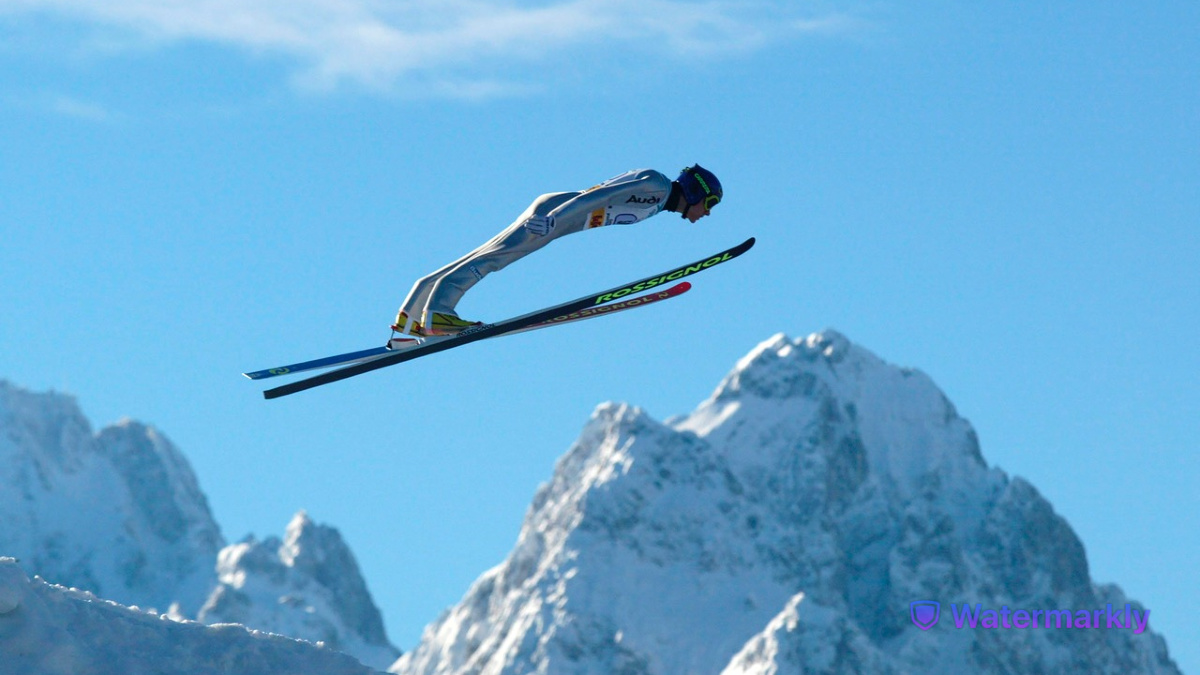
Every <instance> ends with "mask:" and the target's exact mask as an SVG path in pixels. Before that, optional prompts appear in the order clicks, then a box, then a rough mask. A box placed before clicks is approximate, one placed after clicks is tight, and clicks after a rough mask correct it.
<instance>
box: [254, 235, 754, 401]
mask: <svg viewBox="0 0 1200 675" xmlns="http://www.w3.org/2000/svg"><path fill="white" fill-rule="evenodd" d="M752 246H754V238H753V237H751V238H749V239H747V240H746V241H744V242H742V243H741V244H738V245H737V246H734V247H733V248H731V249H728V250H725V251H722V252H720V253H717V254H716V255H713V256H709V257H707V258H704V259H702V260H698V261H696V262H694V263H690V264H688V265H683V266H681V267H677V268H675V269H673V270H670V271H668V272H664V273H662V274H655V275H653V276H649V277H646V278H645V279H640V280H638V281H635V282H633V283H631V284H626V285H624V286H617V287H615V288H611V289H609V290H607V291H603V292H601V293H596V294H593V295H585V296H584V297H582V298H579V299H576V300H572V301H570V302H564V303H562V304H561V305H555V306H554V307H548V308H546V309H542V310H538V311H535V312H530V313H529V314H523V315H521V316H518V317H514V318H512V319H507V320H505V321H500V322H498V323H491V324H485V325H482V326H477V327H472V328H468V329H467V330H464V331H463V332H461V333H459V334H458V335H455V336H453V337H451V338H449V339H446V340H441V341H438V342H427V343H426V344H422V345H419V346H416V347H412V348H409V349H402V350H396V351H393V352H391V353H388V354H384V355H383V356H380V357H378V358H371V359H368V360H365V361H361V362H359V363H354V364H351V365H348V366H345V367H342V368H338V369H336V370H331V371H327V372H324V373H321V374H319V375H314V376H312V377H309V378H307V379H303V380H298V381H296V382H292V383H290V384H285V385H283V386H280V387H275V388H274V389H268V390H266V391H264V392H263V397H264V398H268V399H273V398H279V397H282V396H287V395H289V394H294V393H296V392H300V391H305V390H306V389H312V388H313V387H318V386H321V385H323V384H329V383H331V382H337V381H339V380H344V379H346V378H348V377H354V376H355V375H361V374H363V373H367V372H370V371H372V370H378V369H380V368H386V367H388V366H394V365H397V364H400V363H404V362H405V361H411V360H413V359H417V358H421V357H423V356H428V355H430V354H436V353H438V352H442V351H445V350H447V349H453V348H455V347H461V346H464V345H468V344H470V343H472V342H478V341H479V340H485V339H487V338H491V337H498V336H500V335H505V334H508V333H513V332H517V331H519V330H521V329H524V328H528V327H531V326H534V325H536V324H539V323H542V322H543V321H549V320H552V319H554V318H556V317H560V316H567V315H570V314H573V313H576V312H582V311H584V310H587V309H593V308H596V307H597V306H599V305H603V304H606V303H609V302H612V301H613V300H619V299H621V298H624V297H626V296H628V295H632V294H634V293H640V292H642V291H648V290H650V289H652V288H655V287H657V286H661V285H662V284H665V283H668V282H672V281H678V280H679V279H682V278H684V277H686V276H690V275H692V274H696V273H698V272H703V271H704V270H706V269H709V268H711V267H714V266H716V265H719V264H721V263H723V262H728V261H730V260H733V259H734V258H736V257H738V256H740V255H742V254H743V253H745V252H746V251H748V250H750V247H752Z"/></svg>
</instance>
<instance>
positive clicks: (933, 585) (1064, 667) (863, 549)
mask: <svg viewBox="0 0 1200 675" xmlns="http://www.w3.org/2000/svg"><path fill="white" fill-rule="evenodd" d="M916 600H939V601H941V602H942V603H943V604H948V603H971V604H974V603H982V604H983V605H985V606H988V607H995V608H996V609H999V608H1000V607H1001V606H1002V605H1009V606H1012V607H1014V608H1017V607H1028V608H1042V609H1076V608H1088V609H1094V608H1104V607H1105V605H1106V604H1107V603H1113V604H1114V605H1116V606H1123V605H1124V604H1125V603H1126V602H1129V601H1127V599H1126V598H1125V597H1124V596H1123V595H1122V594H1121V592H1120V590H1119V589H1118V588H1116V587H1115V586H1101V585H1097V584H1095V583H1093V582H1092V581H1091V579H1090V577H1089V574H1088V567H1087V560H1086V557H1085V555H1084V549H1083V546H1082V544H1081V543H1080V541H1079V540H1078V538H1077V537H1076V536H1075V534H1074V533H1073V532H1072V530H1071V528H1070V526H1069V525H1068V524H1067V523H1066V522H1065V521H1064V520H1063V519H1062V518H1060V517H1059V516H1057V515H1056V514H1055V513H1054V511H1053V509H1052V508H1051V506H1050V505H1049V504H1048V503H1047V502H1046V501H1045V500H1044V499H1043V498H1042V497H1041V496H1040V495H1039V494H1038V492H1037V490H1035V489H1034V488H1033V486H1031V485H1029V484H1028V483H1027V482H1026V481H1023V480H1021V479H1020V478H1010V477H1009V476H1007V475H1005V474H1004V473H1003V472H1002V471H1000V470H999V469H994V468H990V467H988V466H987V464H986V462H985V460H984V459H983V457H982V454H981V452H980V447H979V443H978V440H977V438H976V435H975V433H974V431H973V430H972V428H971V426H970V424H969V423H968V422H967V421H966V420H965V419H963V418H962V417H960V416H959V415H958V413H957V411H956V410H955V409H954V406H953V405H952V404H951V403H950V401H949V400H947V398H946V397H945V396H944V395H943V394H942V393H941V391H939V390H938V388H937V387H936V386H935V385H934V384H933V382H932V381H930V379H929V378H928V377H926V376H925V375H924V374H922V373H920V372H918V371H914V370H910V369H903V368H898V367H895V366H891V365H889V364H886V363H884V362H883V361H882V360H880V359H879V358H878V357H876V356H874V355H873V354H871V353H870V352H868V351H866V350H864V349H862V348H860V347H857V346H855V345H853V344H851V343H850V342H849V341H848V340H847V339H846V338H845V337H843V336H841V335H839V334H837V333H835V332H826V333H823V334H817V335H813V336H810V337H808V338H806V339H802V340H797V341H792V340H789V339H788V338H786V337H784V336H782V335H779V336H775V337H774V338H772V339H770V340H768V341H767V342H764V343H763V344H761V345H759V346H758V347H757V348H756V349H755V350H753V352H751V353H750V354H749V355H748V356H746V357H745V358H744V359H742V360H741V361H740V362H739V363H738V364H737V366H736V368H735V369H734V370H733V371H732V372H731V373H730V374H729V375H728V376H727V377H726V378H725V379H724V381H723V382H722V383H721V384H720V386H719V387H718V388H717V390H716V391H715V392H714V393H713V395H712V396H711V397H710V398H709V399H708V400H707V401H705V402H704V403H703V404H701V405H700V406H699V407H698V408H697V409H696V410H695V411H694V412H693V413H691V414H690V415H687V416H686V417H682V418H678V419H674V420H670V421H669V422H668V423H666V424H662V423H659V422H656V421H655V420H653V419H650V418H649V417H648V416H647V415H645V414H644V413H643V412H642V411H641V410H639V409H637V408H635V407H631V406H628V405H615V404H606V405H602V406H600V407H599V408H598V409H597V410H596V411H595V413H594V414H593V416H592V419H591V421H590V422H589V423H588V424H587V426H586V428H585V429H584V431H583V433H582V435H581V436H580V438H579V439H578V440H577V441H576V443H575V444H574V445H573V446H572V447H571V448H570V450H569V451H568V452H567V454H566V455H565V456H564V457H563V458H562V459H561V460H560V461H559V462H558V465H557V466H556V469H555V472H554V475H553V478H552V479H551V481H550V482H549V483H547V484H546V485H544V486H543V487H542V488H541V489H540V490H539V491H538V493H537V495H536V496H535V497H534V500H533V503H532V505H531V506H530V508H529V512H528V514H527V516H526V519H525V522H524V524H523V526H522V529H521V532H520V536H519V539H518V541H517V544H516V547H515V548H514V550H513V551H512V553H511V554H510V555H509V557H508V558H507V560H505V561H504V562H503V563H502V564H500V565H498V566H497V567H495V568H493V569H492V570H489V571H488V572H486V573H485V574H484V575H483V576H481V577H480V578H479V580H478V581H476V583H475V584H474V585H473V586H472V587H471V588H470V589H469V590H468V592H467V594H466V595H465V597H464V598H463V599H462V601H461V602H460V603H459V604H458V605H457V606H455V607H453V608H451V609H449V610H448V611H447V612H446V613H445V614H443V616H441V617H440V618H439V619H438V620H437V621H435V622H434V623H433V624H431V625H430V626H429V627H428V628H427V629H426V631H425V633H424V635H423V637H422V640H421V643H420V644H419V645H418V646H417V648H416V649H414V650H413V651H411V652H409V653H407V654H405V655H404V656H403V657H401V658H400V659H399V660H398V661H397V662H396V663H395V664H394V665H393V666H392V668H391V670H392V672H394V673H399V674H404V675H434V674H435V673H436V674H438V675H458V674H464V675H465V674H467V673H471V674H486V675H502V674H509V673H512V674H516V673H572V674H585V673H586V674H593V673H594V674H596V675H600V674H602V673H603V674H607V673H626V674H631V675H632V674H643V673H644V674H649V673H657V674H663V675H685V674H690V673H706V674H707V673H712V674H714V675H715V674H717V673H725V674H726V675H743V674H750V673H755V674H759V673H761V674H764V675H765V674H767V673H906V672H913V673H916V672H920V673H961V672H971V673H1016V672H1020V673H1038V672H1045V673H1049V672H1054V673H1177V672H1178V670H1177V669H1176V668H1175V666H1174V664H1173V662H1172V661H1171V660H1170V658H1169V656H1168V654H1167V650H1166V645H1165V642H1164V641H1163V639H1162V638H1161V637H1160V636H1158V635H1157V634H1155V633H1153V632H1152V631H1147V632H1145V633H1143V634H1141V635H1134V634H1132V632H1131V631H1128V630H1070V629H1068V630H1051V629H1043V630H984V629H982V628H981V629H969V628H968V629H962V630H959V629H955V628H954V626H953V624H952V623H951V622H950V621H949V620H948V617H946V618H944V619H943V621H942V622H941V623H940V624H939V625H938V626H935V627H934V628H933V629H932V630H930V631H928V632H925V631H921V630H919V629H918V628H916V627H915V626H914V625H913V624H912V622H911V620H910V618H909V603H910V602H913V601H916ZM1132 604H1133V605H1134V606H1135V607H1137V608H1138V609H1139V610H1140V609H1141V608H1140V606H1138V605H1136V603H1132ZM947 611H948V610H947Z"/></svg>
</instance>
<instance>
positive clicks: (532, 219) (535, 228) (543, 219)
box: [525, 216, 554, 237]
mask: <svg viewBox="0 0 1200 675" xmlns="http://www.w3.org/2000/svg"><path fill="white" fill-rule="evenodd" d="M525 229H527V230H529V231H530V232H532V233H534V234H536V235H537V236H539V237H544V236H546V235H548V234H550V232H551V231H552V230H553V229H554V216H529V218H528V219H527V220H526V221H525Z"/></svg>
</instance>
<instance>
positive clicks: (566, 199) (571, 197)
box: [401, 169, 671, 324]
mask: <svg viewBox="0 0 1200 675" xmlns="http://www.w3.org/2000/svg"><path fill="white" fill-rule="evenodd" d="M670 194H671V179H670V178H667V177H666V176H665V175H663V174H661V173H659V172H658V171H654V170H652V169H637V170H634V171H628V172H626V173H623V174H621V175H619V176H615V177H613V178H610V179H608V180H606V181H604V182H603V183H601V184H599V185H597V186H595V187H593V188H590V189H587V190H584V191H582V192H552V193H550V194H544V195H542V196H540V197H538V198H537V199H535V200H534V202H533V203H532V204H530V205H529V208H527V209H525V211H524V212H523V213H522V214H521V215H520V216H518V217H517V219H516V220H515V221H514V222H513V223H512V224H511V225H509V226H508V227H507V228H505V229H504V230H503V231H502V232H500V234H498V235H496V236H495V237H493V238H492V239H491V241H488V242H487V243H485V244H484V245H482V246H480V247H479V248H477V249H475V250H474V251H471V252H470V253H468V254H467V255H465V256H463V257H461V258H459V259H458V260H455V261H454V262H452V263H450V264H449V265H446V266H445V267H442V268H441V269H439V270H437V271H436V272H434V273H432V274H430V275H428V276H425V277H423V278H422V279H420V280H419V281H417V283H416V284H414V285H413V287H412V290H411V291H409V293H408V297H407V298H406V299H405V300H404V305H403V306H401V310H402V311H404V313H405V314H407V315H408V316H410V317H413V318H417V317H422V318H421V319H420V321H421V322H422V323H423V324H424V323H425V322H427V321H429V319H430V318H431V317H432V316H433V313H434V312H439V313H444V314H455V311H454V308H455V306H457V305H458V301H459V300H461V299H462V296H463V294H465V293H466V292H467V291H468V290H470V289H471V287H472V286H474V285H475V284H476V283H478V282H479V281H480V280H482V279H483V278H484V277H486V276H487V275H488V274H491V273H492V272H496V271H498V270H502V269H504V268H505V267H507V266H508V265H510V264H512V263H513V262H515V261H517V260H520V259H521V258H524V257H525V256H527V255H529V254H530V253H533V252H534V251H537V250H538V249H540V248H542V247H543V246H545V245H546V244H549V243H550V242H551V241H554V240H555V239H558V238H559V237H564V236H566V235H568V234H574V233H576V232H582V231H583V230H589V229H592V228H595V227H603V226H605V225H627V224H631V223H636V222H638V221H640V220H644V219H646V218H649V217H650V216H653V215H656V214H658V213H659V212H660V211H662V210H663V207H665V206H666V203H667V197H668V196H670ZM531 219H533V221H536V224H537V225H539V226H540V227H535V226H534V222H531ZM547 229H548V231H546V230H547ZM543 231H545V233H544V234H542V233H541V232H543Z"/></svg>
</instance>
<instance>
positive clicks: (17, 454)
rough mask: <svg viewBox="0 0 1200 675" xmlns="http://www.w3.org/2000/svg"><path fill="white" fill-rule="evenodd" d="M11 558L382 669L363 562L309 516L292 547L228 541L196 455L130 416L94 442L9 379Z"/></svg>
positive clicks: (131, 601)
mask: <svg viewBox="0 0 1200 675" xmlns="http://www.w3.org/2000/svg"><path fill="white" fill-rule="evenodd" d="M0 555H2V556H12V557H15V558H18V559H20V561H21V563H20V564H21V566H22V567H23V568H24V569H25V570H27V571H28V572H29V573H31V574H37V575H39V576H41V577H43V578H45V579H47V580H49V581H50V582H52V583H56V584H62V585H64V586H71V587H77V588H80V589H83V590H85V591H90V592H92V593H94V594H96V595H97V596H99V597H103V598H105V599H106V600H112V601H116V602H119V603H121V604H123V605H136V606H139V607H143V608H155V609H157V610H159V611H160V612H163V613H164V614H165V615H167V616H170V617H172V618H175V619H199V620H200V621H203V622H205V623H226V622H238V623H244V624H245V625H247V626H249V627H250V628H256V629H261V630H269V631H272V632H276V633H281V634H284V635H288V636H291V637H295V638H301V639H304V640H309V641H312V642H323V643H324V644H326V645H328V646H330V647H331V648H335V649H339V650H343V651H345V652H346V653H348V654H351V655H353V656H355V657H357V658H359V659H360V660H362V661H363V663H365V664H367V665H370V666H372V667H375V668H379V669H383V668H385V667H387V665H388V664H390V663H391V662H392V661H394V660H395V659H396V657H397V656H399V654H400V652H399V650H397V649H396V648H395V647H393V646H392V645H391V644H390V643H389V642H388V640H387V636H386V635H385V633H384V628H383V621H382V617H381V615H380V613H379V610H378V608H376V606H375V604H374V602H373V601H372V600H371V597H370V594H369V592H368V591H367V587H366V583H365V581H363V578H362V575H361V573H360V571H359V569H358V565H357V563H356V562H355V560H354V556H353V554H352V553H351V552H350V550H349V548H348V547H347V546H346V545H345V543H344V542H343V541H342V539H341V536H340V535H339V534H338V533H337V531H336V530H334V529H333V528H330V527H327V526H323V525H318V524H315V523H313V522H312V521H311V520H310V519H309V518H308V517H307V515H305V514H303V513H301V514H298V515H297V516H296V518H294V519H293V521H292V523H291V524H290V525H289V526H288V530H287V534H286V539H285V541H283V542H280V541H279V540H278V539H274V538H270V539H268V540H267V541H266V542H262V543H256V542H254V541H253V540H247V541H245V542H242V543H240V544H234V545H232V546H226V543H225V540H224V538H223V537H222V535H221V531H220V528H219V527H218V526H217V524H216V522H215V521H214V519H213V516H212V513H211V511H210V509H209V506H208V502H207V499H206V498H205V496H204V493H203V492H202V491H201V489H200V487H199V484H198V482H197V480H196V477H195V474H194V473H193V472H192V469H191V467H190V466H189V464H188V462H187V460H186V459H185V458H184V457H183V455H182V454H181V453H180V452H179V450H178V449H177V448H175V446H174V445H173V444H172V443H171V442H170V441H169V440H168V439H167V438H166V437H165V436H163V435H162V434H161V433H159V432H158V431H157V430H155V429H153V428H150V427H147V426H144V425H141V424H138V423H136V422H131V421H123V422H120V423H118V424H116V425H114V426H111V427H108V428H105V429H102V430H101V431H100V432H99V433H93V431H92V428H91V426H90V424H89V423H88V421H87V419H86V418H85V417H84V416H83V413H82V412H81V411H80V410H79V407H78V405H77V404H76V402H75V401H74V400H73V399H72V398H70V397H68V396H64V395H61V394H55V393H46V394H35V393H31V392H28V391H25V390H22V389H20V388H17V387H14V386H12V385H10V384H8V383H6V382H3V381H0Z"/></svg>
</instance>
